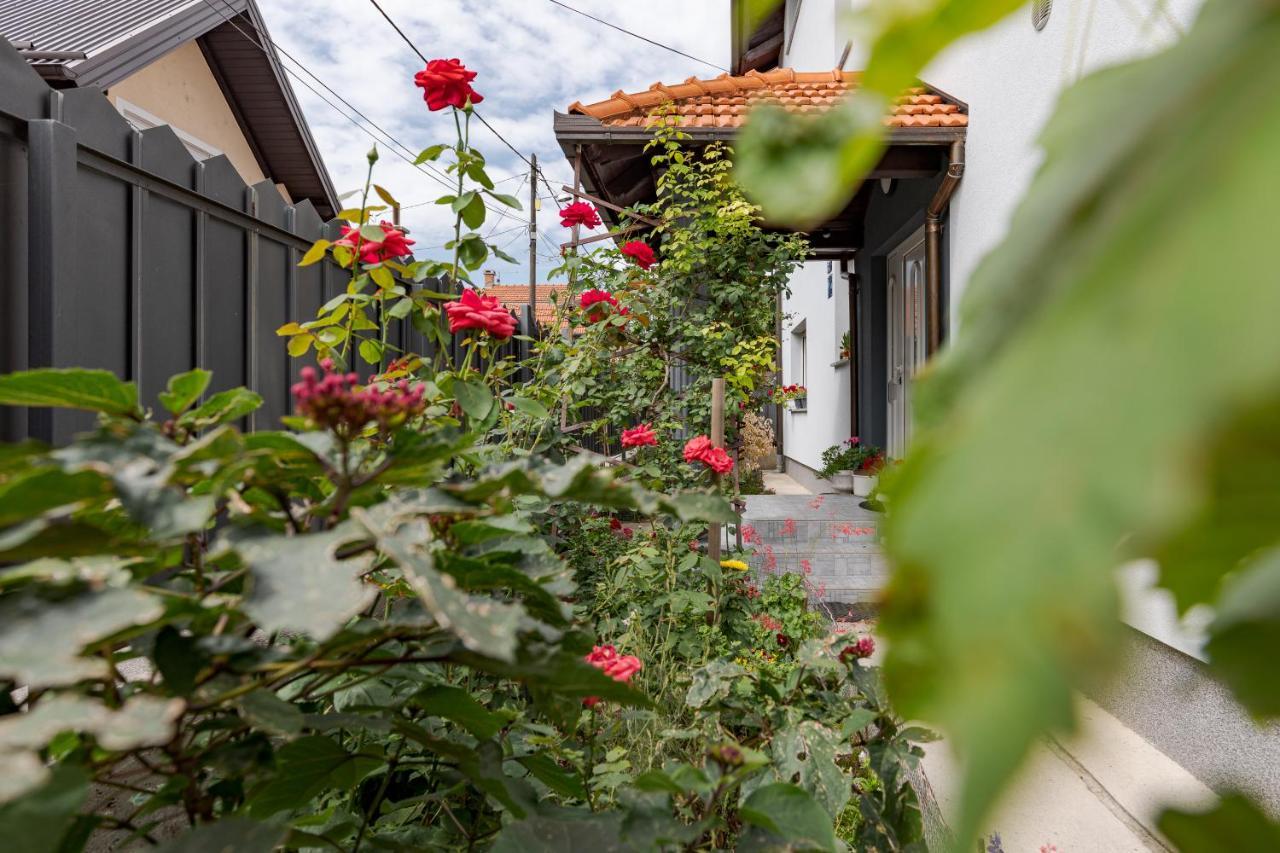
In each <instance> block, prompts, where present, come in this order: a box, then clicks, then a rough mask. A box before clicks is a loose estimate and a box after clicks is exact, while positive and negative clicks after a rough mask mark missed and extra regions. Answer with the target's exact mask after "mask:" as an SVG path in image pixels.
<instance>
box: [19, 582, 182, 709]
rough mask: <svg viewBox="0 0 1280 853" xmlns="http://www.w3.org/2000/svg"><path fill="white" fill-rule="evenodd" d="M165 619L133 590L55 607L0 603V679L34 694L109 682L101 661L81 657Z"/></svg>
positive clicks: (28, 601)
mask: <svg viewBox="0 0 1280 853" xmlns="http://www.w3.org/2000/svg"><path fill="white" fill-rule="evenodd" d="M163 614H164V607H163V605H161V604H160V602H159V601H158V600H157V599H156V598H154V597H152V596H150V595H147V594H146V593H143V592H140V591H138V590H136V589H119V588H114V589H104V590H102V591H101V592H89V593H84V594H82V595H79V596H76V597H74V598H70V599H67V600H64V601H58V602H51V601H46V600H44V599H40V598H36V597H34V596H25V595H24V596H14V597H10V598H5V599H0V677H8V678H12V679H14V680H15V681H17V682H18V683H19V684H25V685H28V686H30V687H31V688H32V689H37V688H43V687H56V686H59V685H63V684H74V683H75V682H77V681H80V680H81V679H86V678H97V679H104V678H108V677H110V670H109V669H108V668H107V663H106V661H105V660H102V659H101V658H99V657H93V658H86V657H81V656H80V655H81V652H82V651H83V650H84V649H85V648H86V647H89V646H92V645H93V644H94V643H96V642H99V641H101V640H103V639H105V638H107V637H110V636H111V635H112V634H115V633H117V632H118V631H121V630H123V629H125V628H131V627H133V626H135V625H146V624H148V623H150V622H153V621H155V620H156V619H159V618H160V617H161V616H162V615H163Z"/></svg>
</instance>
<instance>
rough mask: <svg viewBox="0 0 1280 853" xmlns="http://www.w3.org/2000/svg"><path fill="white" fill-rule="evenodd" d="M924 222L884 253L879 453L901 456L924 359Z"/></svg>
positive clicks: (926, 331)
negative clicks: (916, 379)
mask: <svg viewBox="0 0 1280 853" xmlns="http://www.w3.org/2000/svg"><path fill="white" fill-rule="evenodd" d="M928 262H929V258H928V251H927V244H926V237H925V227H924V226H923V225H921V226H918V227H917V228H916V229H915V230H914V231H912V232H911V233H910V234H909V235H908V236H907V237H905V238H904V239H903V240H901V241H900V242H899V243H898V244H897V245H896V246H894V247H893V248H892V249H891V250H890V251H889V252H888V254H887V255H886V256H885V308H886V310H885V324H886V328H885V346H886V361H885V367H886V375H885V384H884V388H885V444H886V448H885V452H886V453H887V454H889V455H890V456H898V457H900V456H902V455H903V453H904V452H905V451H906V449H907V446H908V445H909V444H910V441H911V409H912V399H911V398H912V387H911V386H912V378H913V377H914V376H915V375H916V373H918V372H919V371H920V369H921V368H922V367H923V366H924V364H925V362H926V361H927V360H928V357H929V355H928V350H929V339H928V336H929V323H928V318H927V317H926V312H927V311H928V293H927V286H928V285H927V282H928V275H927V265H928Z"/></svg>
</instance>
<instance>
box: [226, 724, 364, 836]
mask: <svg viewBox="0 0 1280 853" xmlns="http://www.w3.org/2000/svg"><path fill="white" fill-rule="evenodd" d="M276 761H277V762H278V764H279V769H278V770H277V771H276V774H275V775H274V776H273V777H272V778H271V779H270V780H269V781H267V782H266V783H265V784H263V785H262V786H261V787H259V788H257V789H255V790H254V791H253V792H252V793H251V795H250V797H249V812H250V813H251V814H253V815H254V816H256V817H270V816H271V815H273V814H276V813H277V812H281V811H285V810H287V809H296V808H298V807H300V806H302V805H303V804H305V803H306V802H307V801H308V800H310V799H312V798H313V797H315V796H318V795H319V794H320V793H321V792H322V791H325V790H327V789H329V788H335V787H344V788H347V787H353V786H354V785H355V784H356V783H357V782H359V781H360V780H361V779H362V778H364V777H365V776H366V775H368V774H369V773H370V772H371V771H372V770H373V769H374V768H376V767H377V766H378V763H379V762H377V761H375V760H372V759H369V758H366V757H363V756H359V755H353V754H352V753H349V752H347V751H346V750H345V749H343V748H342V747H341V746H339V745H338V744H337V743H336V742H335V741H334V740H333V739H332V738H328V737H325V736H323V735H311V736H310V737H304V738H299V739H298V740H295V741H293V742H292V743H287V744H285V745H284V746H282V747H281V748H280V749H279V750H278V751H277V752H276Z"/></svg>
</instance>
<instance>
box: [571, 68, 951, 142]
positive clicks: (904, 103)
mask: <svg viewBox="0 0 1280 853" xmlns="http://www.w3.org/2000/svg"><path fill="white" fill-rule="evenodd" d="M860 78H861V75H860V74H859V73H858V72H854V71H841V70H839V69H836V70H834V71H796V70H795V69H793V68H775V69H773V70H772V71H765V72H760V71H749V72H747V73H746V74H742V75H737V76H734V75H730V74H721V75H720V76H719V77H714V78H711V79H699V78H697V77H690V78H689V79H688V80H685V81H684V82H683V83H678V84H676V85H673V86H667V85H664V84H662V83H654V84H653V85H652V86H650V87H649V88H648V90H646V91H643V92H635V93H632V94H627V93H626V92H622V91H618V92H615V93H614V94H613V96H612V97H611V98H609V99H608V100H605V101H599V102H597V103H594V104H583V103H582V102H577V103H575V104H573V105H572V106H570V107H569V112H570V113H577V114H579V115H587V116H591V117H592V118H595V119H597V120H598V121H599V122H600V123H601V124H602V125H605V126H608V127H647V126H649V125H650V124H653V123H656V122H657V121H658V119H656V118H655V117H654V112H655V111H657V110H659V109H660V108H662V107H663V106H664V105H665V104H668V103H670V104H672V105H673V106H674V111H675V114H676V115H678V116H680V117H681V121H680V125H681V126H682V127H714V128H736V127H741V126H742V125H743V123H745V122H746V118H747V112H748V111H749V110H750V109H751V107H753V106H756V105H757V104H760V103H764V102H773V103H777V104H781V105H782V106H783V107H785V108H787V109H790V110H795V111H797V112H816V111H819V110H823V109H827V108H829V107H831V106H833V105H835V103H836V102H837V101H839V99H840V98H841V97H843V96H844V95H846V94H847V93H849V92H850V91H852V90H854V89H856V88H857V86H858V81H859V80H860ZM885 124H887V125H889V126H890V127H951V128H954V127H965V126H967V125H968V124H969V115H968V108H967V107H966V106H965V105H964V104H962V103H961V102H959V101H957V100H955V99H954V98H951V97H950V96H948V95H946V94H944V93H942V92H939V91H937V90H935V89H932V88H930V87H928V86H924V85H921V86H916V87H914V88H911V89H908V90H907V91H906V92H904V93H903V95H902V97H900V98H898V101H897V103H896V104H895V105H894V108H893V112H892V113H891V114H890V115H888V116H886V117H885Z"/></svg>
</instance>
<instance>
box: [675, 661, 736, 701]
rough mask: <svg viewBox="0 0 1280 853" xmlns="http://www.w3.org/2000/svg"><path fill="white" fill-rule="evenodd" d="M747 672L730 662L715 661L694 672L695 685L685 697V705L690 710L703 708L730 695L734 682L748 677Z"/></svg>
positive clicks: (690, 687)
mask: <svg viewBox="0 0 1280 853" xmlns="http://www.w3.org/2000/svg"><path fill="white" fill-rule="evenodd" d="M746 673H747V671H746V670H745V669H743V668H742V667H740V666H738V665H737V664H736V663H733V662H732V661H729V660H723V659H721V660H713V661H712V662H711V663H709V664H707V665H706V666H704V667H702V668H700V669H696V670H694V672H693V683H692V684H690V685H689V692H688V694H686V696H685V700H684V702H685V704H686V705H688V706H689V707H690V708H702V707H705V706H706V705H707V703H709V702H711V701H712V700H716V699H723V698H724V697H725V696H728V695H729V690H730V688H732V687H733V684H734V682H735V681H736V680H737V679H739V678H741V677H742V676H744V675H746Z"/></svg>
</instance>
